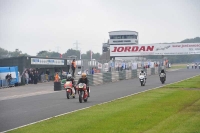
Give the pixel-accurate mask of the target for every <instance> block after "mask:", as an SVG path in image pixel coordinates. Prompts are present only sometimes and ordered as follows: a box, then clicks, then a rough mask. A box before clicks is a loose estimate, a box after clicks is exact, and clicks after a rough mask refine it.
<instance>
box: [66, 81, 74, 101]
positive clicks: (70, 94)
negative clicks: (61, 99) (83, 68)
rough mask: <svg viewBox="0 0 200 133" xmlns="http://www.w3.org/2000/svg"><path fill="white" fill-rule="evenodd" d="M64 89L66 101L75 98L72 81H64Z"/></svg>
mask: <svg viewBox="0 0 200 133" xmlns="http://www.w3.org/2000/svg"><path fill="white" fill-rule="evenodd" d="M64 88H65V89H66V96H67V99H70V98H75V90H74V87H73V84H72V81H66V83H65V84H64Z"/></svg>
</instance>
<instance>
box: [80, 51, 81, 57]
mask: <svg viewBox="0 0 200 133" xmlns="http://www.w3.org/2000/svg"><path fill="white" fill-rule="evenodd" d="M80 59H81V50H80Z"/></svg>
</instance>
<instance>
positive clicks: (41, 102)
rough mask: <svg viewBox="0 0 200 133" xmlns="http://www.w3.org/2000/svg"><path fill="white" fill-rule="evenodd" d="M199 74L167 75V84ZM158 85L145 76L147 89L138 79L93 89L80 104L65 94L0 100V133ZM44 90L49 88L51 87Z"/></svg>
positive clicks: (155, 80)
mask: <svg viewBox="0 0 200 133" xmlns="http://www.w3.org/2000/svg"><path fill="white" fill-rule="evenodd" d="M199 74H200V70H199V69H197V70H186V69H181V70H177V71H172V72H167V81H166V84H169V83H173V82H177V81H180V80H182V79H186V78H189V77H192V76H195V75H199ZM159 86H162V84H161V82H160V81H159V77H158V75H152V76H148V77H147V83H146V86H143V87H141V86H140V83H139V80H138V79H137V78H135V79H130V80H123V81H118V82H114V83H107V84H103V85H99V86H92V87H91V97H90V98H89V99H88V102H87V103H79V101H78V99H77V96H76V99H69V100H68V99H67V98H66V94H65V91H59V92H55V93H47V94H41V95H32V96H27V97H16V98H11V99H4V100H1V99H0V132H2V131H5V130H9V129H12V128H16V127H19V126H23V125H25V124H29V123H32V122H36V121H39V120H42V119H46V118H49V117H52V116H56V115H59V114H63V113H66V112H70V111H73V110H77V109H81V108H85V107H88V106H91V105H95V104H99V103H103V102H106V101H110V100H113V99H116V98H119V97H123V96H126V95H130V94H133V93H138V92H141V91H144V90H148V89H151V88H155V87H159ZM35 87H37V86H35ZM44 87H46V88H52V84H48V85H45V86H44ZM10 91H12V90H10ZM19 91H20V90H19ZM0 93H1V91H0Z"/></svg>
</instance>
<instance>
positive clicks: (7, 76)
mask: <svg viewBox="0 0 200 133" xmlns="http://www.w3.org/2000/svg"><path fill="white" fill-rule="evenodd" d="M8 78H9V74H7V75H6V86H8Z"/></svg>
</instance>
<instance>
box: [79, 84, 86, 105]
mask: <svg viewBox="0 0 200 133" xmlns="http://www.w3.org/2000/svg"><path fill="white" fill-rule="evenodd" d="M76 89H77V91H78V94H79V102H80V103H82V101H84V102H87V100H88V92H87V87H86V84H84V83H79V84H78V85H77V86H76Z"/></svg>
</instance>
